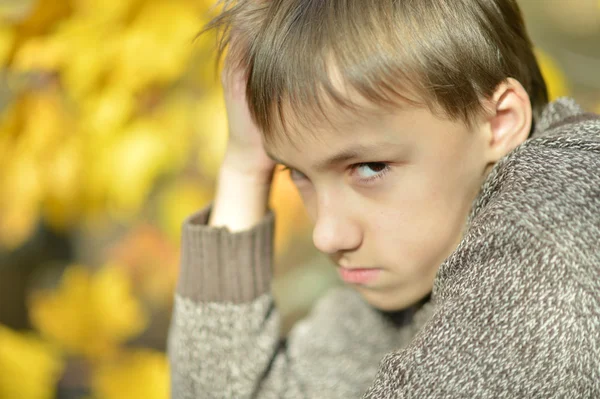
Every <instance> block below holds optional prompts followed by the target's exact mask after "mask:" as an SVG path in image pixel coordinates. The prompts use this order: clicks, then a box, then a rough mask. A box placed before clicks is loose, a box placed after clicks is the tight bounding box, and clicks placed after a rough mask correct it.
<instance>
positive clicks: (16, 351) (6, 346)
mask: <svg viewBox="0 0 600 399" xmlns="http://www.w3.org/2000/svg"><path fill="white" fill-rule="evenodd" d="M63 369H64V363H63V360H62V358H61V354H60V352H59V351H58V350H57V349H56V348H55V347H53V346H51V345H50V344H48V343H47V342H44V341H43V340H41V339H40V338H39V337H37V336H35V335H34V334H32V333H21V332H16V331H13V330H11V329H9V328H7V327H5V326H2V325H0V398H7V399H8V398H19V399H52V398H54V397H55V391H56V385H57V383H58V380H59V378H60V376H61V374H62V371H63Z"/></svg>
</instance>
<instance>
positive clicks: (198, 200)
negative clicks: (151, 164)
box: [158, 178, 212, 242]
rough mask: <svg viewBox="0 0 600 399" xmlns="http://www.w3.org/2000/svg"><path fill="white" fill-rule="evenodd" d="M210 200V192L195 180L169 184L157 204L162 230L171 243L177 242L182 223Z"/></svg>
mask: <svg viewBox="0 0 600 399" xmlns="http://www.w3.org/2000/svg"><path fill="white" fill-rule="evenodd" d="M211 198H212V190H210V189H209V188H208V187H207V184H206V183H205V184H204V185H202V184H201V182H200V181H198V180H197V179H191V178H190V179H185V180H179V181H176V182H174V183H172V184H170V185H169V186H168V187H166V188H165V190H164V191H163V192H162V193H161V195H160V197H159V202H158V206H159V209H158V213H159V221H160V225H161V227H162V229H163V230H164V231H165V232H166V233H167V235H168V236H169V237H170V238H171V239H172V240H173V241H175V242H179V239H180V237H181V226H182V224H183V221H184V220H185V219H186V218H187V217H188V216H190V215H191V214H192V213H194V212H197V211H199V210H200V209H201V208H203V207H204V206H206V205H207V204H208V202H209V201H210V200H211Z"/></svg>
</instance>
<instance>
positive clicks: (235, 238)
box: [177, 207, 275, 303]
mask: <svg viewBox="0 0 600 399" xmlns="http://www.w3.org/2000/svg"><path fill="white" fill-rule="evenodd" d="M210 210H211V208H210V207H207V208H205V209H204V210H202V211H200V212H198V213H196V214H194V215H192V216H190V217H189V218H188V219H187V220H186V221H185V222H184V224H183V234H182V241H181V269H180V272H179V282H178V284H177V292H178V293H179V294H180V295H181V296H183V297H187V298H190V299H192V300H195V301H198V302H233V303H244V302H250V301H253V300H254V299H256V298H257V297H259V296H261V295H262V294H264V293H266V292H268V291H269V290H270V288H271V278H272V258H273V230H274V219H275V218H274V215H273V213H272V212H269V213H268V214H267V216H265V218H264V219H263V220H262V221H261V222H260V223H259V224H258V225H256V226H254V227H253V228H251V229H249V230H246V231H240V232H235V233H231V232H230V231H229V230H228V229H227V228H226V227H213V226H207V225H206V224H207V222H208V218H209V215H210Z"/></svg>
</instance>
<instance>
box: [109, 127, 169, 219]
mask: <svg viewBox="0 0 600 399" xmlns="http://www.w3.org/2000/svg"><path fill="white" fill-rule="evenodd" d="M164 137H167V134H166V133H163V132H161V131H160V129H159V127H158V126H156V124H155V123H153V121H152V120H147V119H140V120H138V121H136V122H135V123H133V124H132V125H131V126H130V127H129V128H128V129H127V130H126V131H124V132H123V135H122V138H120V140H118V141H116V142H115V144H114V146H113V149H112V152H111V154H110V155H111V162H110V176H109V179H110V181H109V182H108V200H109V201H110V202H109V204H110V205H109V206H110V209H111V211H112V213H113V215H115V216H116V217H118V218H121V219H128V218H129V217H130V216H132V215H133V214H134V213H135V212H136V211H137V210H138V209H139V208H140V206H141V205H142V203H143V202H144V200H145V199H146V198H147V197H148V195H149V194H150V192H151V189H152V187H153V185H154V182H155V181H156V179H157V178H158V177H159V176H160V175H161V172H162V171H163V169H164V168H165V163H166V160H167V159H168V153H167V151H166V149H167V147H166V146H165V144H164V140H163V138H164Z"/></svg>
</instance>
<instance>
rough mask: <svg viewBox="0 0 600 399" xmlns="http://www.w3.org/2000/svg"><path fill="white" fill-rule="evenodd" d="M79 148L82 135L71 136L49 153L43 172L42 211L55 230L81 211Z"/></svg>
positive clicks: (72, 221) (61, 227)
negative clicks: (43, 192)
mask: <svg viewBox="0 0 600 399" xmlns="http://www.w3.org/2000/svg"><path fill="white" fill-rule="evenodd" d="M81 147H82V143H81V137H79V136H76V135H75V136H72V137H70V138H69V139H67V140H66V141H65V142H64V143H63V144H62V145H60V146H58V147H57V148H56V150H54V151H53V152H52V154H51V155H49V159H48V160H47V161H46V162H47V163H46V165H47V167H46V168H45V169H44V171H43V176H44V183H45V187H46V188H45V197H44V200H43V213H44V215H45V218H46V221H47V222H48V223H49V224H50V225H51V226H52V227H54V228H55V229H57V230H65V229H67V228H68V227H71V226H72V225H73V224H74V223H75V221H76V220H77V218H78V217H79V215H80V213H81V212H82V211H83V207H82V204H81V201H82V193H81V190H80V188H79V187H80V185H81V182H82V181H83V180H84V178H83V177H84V176H83V168H84V165H83V159H82V155H83V152H82V149H81Z"/></svg>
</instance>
